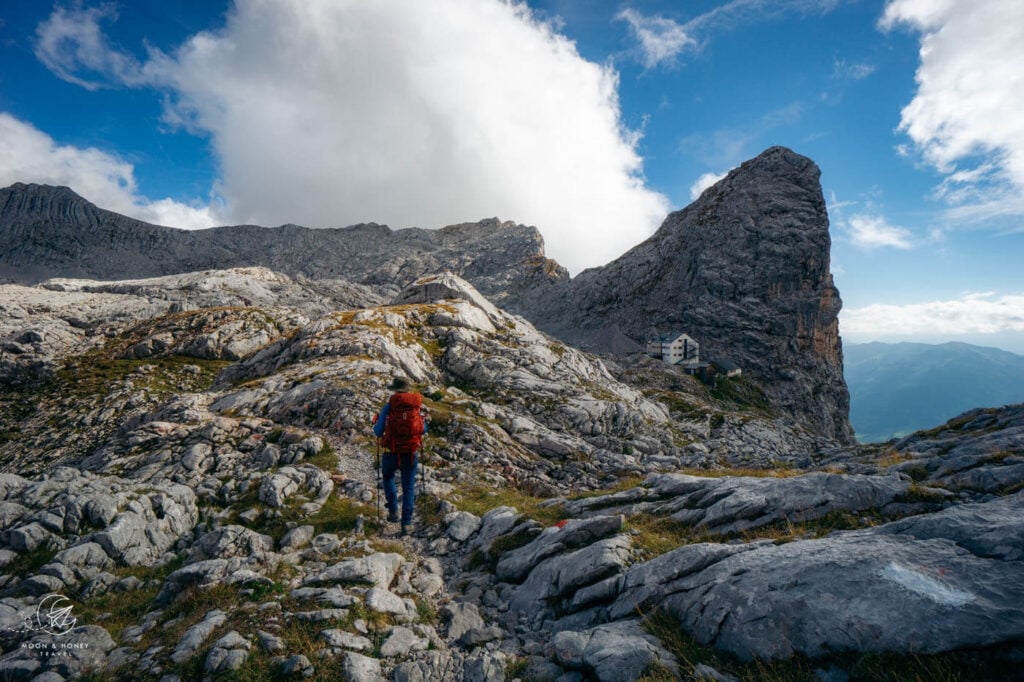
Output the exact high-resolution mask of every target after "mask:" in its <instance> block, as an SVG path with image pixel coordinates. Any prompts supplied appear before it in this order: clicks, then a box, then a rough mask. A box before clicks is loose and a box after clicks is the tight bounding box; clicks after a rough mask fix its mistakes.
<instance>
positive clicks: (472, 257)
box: [0, 147, 853, 443]
mask: <svg viewBox="0 0 1024 682" xmlns="http://www.w3.org/2000/svg"><path fill="white" fill-rule="evenodd" d="M819 178H820V170H819V169H818V167H817V165H815V164H814V162H813V161H811V160H810V159H808V158H807V157H804V156H801V155H799V154H797V153H795V152H793V151H792V150H789V149H786V148H784V147H772V148H770V149H768V150H766V151H765V152H763V153H762V154H760V155H759V156H757V157H756V158H754V159H751V160H750V161H747V162H745V163H743V164H741V165H740V166H739V167H738V168H736V169H734V170H733V171H732V172H731V173H729V175H727V176H726V178H724V179H723V180H721V181H719V182H718V183H717V184H716V185H714V186H713V187H711V188H709V189H708V190H706V191H705V192H704V193H703V194H702V195H701V197H700V198H699V199H698V200H697V201H695V202H694V203H693V204H691V205H690V206H688V207H686V208H683V209H681V210H680V211H676V212H674V213H672V214H670V215H669V216H668V217H667V218H666V220H665V222H664V223H663V224H662V226H661V227H660V228H659V229H658V231H657V232H656V233H655V234H654V235H652V236H651V237H650V238H649V239H647V240H645V241H644V242H642V243H641V244H639V245H637V246H636V247H634V248H633V249H631V250H629V251H627V252H626V253H625V254H623V255H622V256H620V257H619V258H617V259H615V260H613V261H612V262H611V263H609V264H607V265H605V266H601V267H599V268H591V269H588V270H586V271H584V272H582V273H580V274H579V275H578V276H577V277H574V278H571V279H570V278H569V275H568V272H567V271H566V270H565V269H564V268H563V267H561V266H560V265H558V264H557V263H556V262H554V261H552V260H550V259H548V258H547V257H546V256H545V254H544V245H543V238H542V236H541V234H540V232H539V231H538V230H537V229H536V228H534V227H527V226H523V225H516V224H514V223H510V222H506V223H501V222H499V221H498V220H497V219H491V220H486V221H481V222H479V223H463V224H460V225H453V226H448V227H445V228H441V229H440V230H423V229H420V228H409V229H405V230H397V231H392V230H391V229H390V228H387V227H385V226H381V225H376V224H365V225H359V226H352V227H349V228H332V229H330V230H313V229H309V228H302V227H298V226H291V225H285V226H281V227H278V228H258V227H255V226H229V227H221V228H211V229H208V230H199V231H181V230H175V229H174V228H161V227H158V226H152V225H148V224H145V223H140V222H139V221H133V220H132V219H128V218H124V217H123V216H118V215H117V214H114V213H111V212H108V211H103V210H102V209H98V208H96V207H95V206H92V205H91V204H88V202H85V200H84V199H81V198H80V197H77V195H74V194H73V193H72V192H71V191H70V190H66V189H64V190H54V189H53V188H46V187H42V186H38V185H36V186H28V185H19V186H14V187H12V188H7V189H5V190H0V277H4V276H6V277H9V278H12V279H14V280H15V281H20V282H22V283H31V282H37V281H40V280H41V279H45V278H46V277H53V276H61V277H69V276H71V277H83V278H92V279H123V278H126V277H153V276H159V275H166V274H171V273H172V272H184V271H196V270H205V269H220V268H225V267H244V266H264V267H269V268H271V269H273V270H275V271H279V272H282V273H284V274H287V275H290V276H295V277H306V278H310V279H320V278H328V279H345V280H348V281H350V282H353V283H355V284H359V285H363V286H367V287H370V288H371V289H372V290H373V291H374V292H375V293H376V294H377V295H379V296H383V297H384V298H391V297H393V296H394V295H395V294H397V293H398V291H400V290H401V288H402V287H403V286H405V285H406V284H407V283H408V282H409V281H412V280H414V279H415V278H416V277H419V276H421V275H425V274H429V273H433V272H440V271H442V270H449V271H451V272H453V273H454V274H456V275H459V276H460V277H463V278H465V279H466V280H467V281H469V282H471V283H472V284H473V285H474V286H475V287H476V288H477V289H479V290H480V291H481V293H483V294H484V295H485V296H487V297H488V298H489V299H490V300H492V301H493V302H494V303H495V304H496V305H498V306H499V307H501V308H504V309H507V310H509V311H511V312H513V313H518V314H521V315H523V316H524V317H526V318H527V319H529V320H531V321H532V322H534V323H535V324H536V325H537V326H538V327H539V328H540V329H542V330H543V331H545V332H547V333H550V334H552V335H553V336H556V337H558V338H560V339H562V340H564V341H566V342H568V343H571V344H574V345H580V346H582V347H589V348H592V349H593V350H598V351H616V350H618V351H621V350H622V349H625V348H628V347H629V346H630V345H631V344H630V343H628V341H629V340H631V341H632V342H635V343H639V342H642V341H643V339H644V336H645V335H646V334H647V333H648V332H649V331H650V330H651V329H659V330H660V331H662V332H668V331H682V332H686V333H689V334H690V335H691V336H694V337H695V338H697V340H698V341H699V342H700V343H701V344H702V346H703V348H704V349H705V351H706V355H707V356H708V357H713V358H724V359H727V360H730V361H733V362H735V363H736V364H738V365H739V366H740V367H741V368H742V369H743V371H744V373H745V374H746V376H747V377H749V378H750V380H751V381H753V382H756V383H758V384H759V385H760V386H761V388H762V389H763V390H764V391H765V392H766V393H767V394H768V396H769V398H770V399H771V400H772V401H774V402H776V403H777V404H778V405H780V406H781V407H782V408H783V409H784V410H786V411H788V413H789V414H790V415H791V416H792V418H793V419H794V420H795V421H796V422H797V423H798V424H800V425H802V426H803V427H805V428H807V429H808V430H810V431H812V432H814V433H820V434H822V435H825V436H827V437H829V438H832V439H834V440H836V441H837V442H839V443H849V442H851V441H852V438H853V436H852V430H851V428H850V426H849V422H848V412H849V394H848V392H847V388H846V385H845V383H844V380H843V375H842V346H841V340H840V339H839V335H838V322H837V315H838V312H839V309H840V308H841V306H842V301H841V299H840V297H839V293H838V291H837V290H836V288H835V286H834V284H833V282H832V277H831V273H830V271H829V248H830V243H831V242H830V238H829V232H828V230H829V225H828V216H827V212H826V209H825V203H824V198H823V196H822V192H821V186H820V182H819ZM76 197H77V198H76ZM68 201H71V202H72V203H71V204H70V205H65V203H66V202H68ZM76 220H81V221H84V223H83V224H79V223H76V222H74V221H76ZM625 337H628V339H627V338H625ZM595 342H596V343H595ZM602 344H603V345H605V346H607V347H601V345H602Z"/></svg>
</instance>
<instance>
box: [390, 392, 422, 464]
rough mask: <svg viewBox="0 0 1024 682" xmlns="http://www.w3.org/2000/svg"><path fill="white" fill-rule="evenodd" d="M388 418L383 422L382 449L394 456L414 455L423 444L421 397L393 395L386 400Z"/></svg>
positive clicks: (414, 394)
mask: <svg viewBox="0 0 1024 682" xmlns="http://www.w3.org/2000/svg"><path fill="white" fill-rule="evenodd" d="M388 405H389V407H388V418H387V421H386V422H384V447H386V448H387V449H388V450H390V451H391V452H393V453H395V454H396V455H399V456H401V455H412V454H415V453H416V451H417V450H419V449H420V446H421V445H422V444H423V415H422V414H420V408H421V407H422V406H423V396H421V395H420V394H419V393H395V394H394V395H393V396H391V398H390V400H388Z"/></svg>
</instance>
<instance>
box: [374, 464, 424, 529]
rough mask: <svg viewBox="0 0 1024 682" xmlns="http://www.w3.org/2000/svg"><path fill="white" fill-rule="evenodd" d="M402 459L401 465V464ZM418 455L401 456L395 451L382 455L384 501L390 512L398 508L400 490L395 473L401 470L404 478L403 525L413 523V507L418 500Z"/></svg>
mask: <svg viewBox="0 0 1024 682" xmlns="http://www.w3.org/2000/svg"><path fill="white" fill-rule="evenodd" d="M399 459H401V460H402V461H401V465H399ZM418 464H419V456H418V455H411V456H410V455H405V456H403V457H401V458H399V457H398V455H396V454H395V453H393V452H385V453H384V454H383V455H381V460H380V469H381V477H382V478H383V479H384V501H385V502H386V504H387V507H388V512H389V513H390V512H393V511H395V510H397V509H398V491H397V490H396V489H395V473H398V472H401V478H402V525H403V526H408V525H409V524H411V523H412V508H413V503H414V502H415V501H416V467H417V465H418Z"/></svg>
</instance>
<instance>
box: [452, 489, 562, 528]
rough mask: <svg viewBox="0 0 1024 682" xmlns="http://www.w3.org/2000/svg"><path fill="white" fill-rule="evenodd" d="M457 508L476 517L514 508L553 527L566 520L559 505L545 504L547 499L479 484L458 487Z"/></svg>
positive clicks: (515, 490) (519, 491) (514, 490)
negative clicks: (500, 508) (499, 509)
mask: <svg viewBox="0 0 1024 682" xmlns="http://www.w3.org/2000/svg"><path fill="white" fill-rule="evenodd" d="M456 497H457V498H458V506H459V508H460V509H462V510H464V511H468V512H469V513H471V514H474V515H476V516H483V515H484V514H486V513H487V512H489V511H490V510H492V509H494V508H496V507H515V508H516V509H517V510H519V512H520V513H522V514H523V515H524V516H526V517H528V518H531V519H534V520H535V521H538V522H539V523H541V524H542V525H544V526H553V525H554V524H556V523H558V522H559V521H561V520H562V519H564V518H566V516H565V508H564V507H563V506H562V505H561V504H546V503H547V502H549V501H548V499H547V498H541V497H534V496H532V495H529V494H527V493H525V492H523V491H521V490H517V489H515V488H499V489H495V488H491V487H486V486H483V485H480V484H468V485H463V486H460V487H459V492H458V494H457V495H456Z"/></svg>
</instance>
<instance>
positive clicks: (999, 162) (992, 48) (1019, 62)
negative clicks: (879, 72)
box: [879, 0, 1024, 219]
mask: <svg viewBox="0 0 1024 682" xmlns="http://www.w3.org/2000/svg"><path fill="white" fill-rule="evenodd" d="M897 25H906V26H909V27H911V28H912V29H914V30H915V31H917V32H919V33H920V34H921V51H920V60H921V61H920V65H919V67H918V70H917V75H916V80H917V92H916V93H915V95H914V98H913V100H912V101H911V102H910V103H909V104H908V105H907V106H906V107H905V108H904V109H903V111H902V118H901V123H900V130H901V131H902V132H904V133H906V134H907V135H908V136H909V137H910V139H911V140H912V141H913V142H914V144H915V145H916V148H917V150H918V151H919V152H920V153H921V154H922V155H923V158H924V159H925V160H926V161H927V162H928V163H929V164H931V165H933V166H934V167H935V168H937V169H938V170H939V171H940V172H941V173H944V174H947V175H948V176H949V178H948V179H947V182H946V183H944V185H943V186H942V187H941V188H940V192H942V193H943V194H944V198H945V199H946V200H948V201H950V202H951V203H953V204H966V205H971V204H977V205H978V206H986V205H988V208H986V209H982V210H979V211H978V212H977V216H978V217H979V218H980V219H985V218H986V217H992V216H995V215H999V214H1000V213H1003V214H1005V213H1007V212H1010V213H1012V212H1014V211H1016V212H1018V213H1019V212H1020V210H1021V202H1020V201H1019V200H1018V201H1013V197H1014V196H1018V197H1019V195H1020V193H1021V190H1024V117H1022V116H1020V115H1018V113H1017V112H1020V111H1024V3H1021V2H1020V0H985V2H954V1H953V0H928V1H922V0H892V1H890V2H889V4H888V5H887V6H886V8H885V12H884V14H883V16H882V18H881V20H880V22H879V26H880V27H881V28H882V29H883V30H891V29H892V28H893V27H895V26H897ZM964 166H967V168H966V169H965V168H964ZM951 184H957V185H960V187H959V190H958V191H955V192H953V191H949V190H950V186H951ZM993 203H994V204H998V207H994V206H991V204H993ZM970 213H971V212H970V211H968V215H969V214H970ZM951 217H952V216H951Z"/></svg>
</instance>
